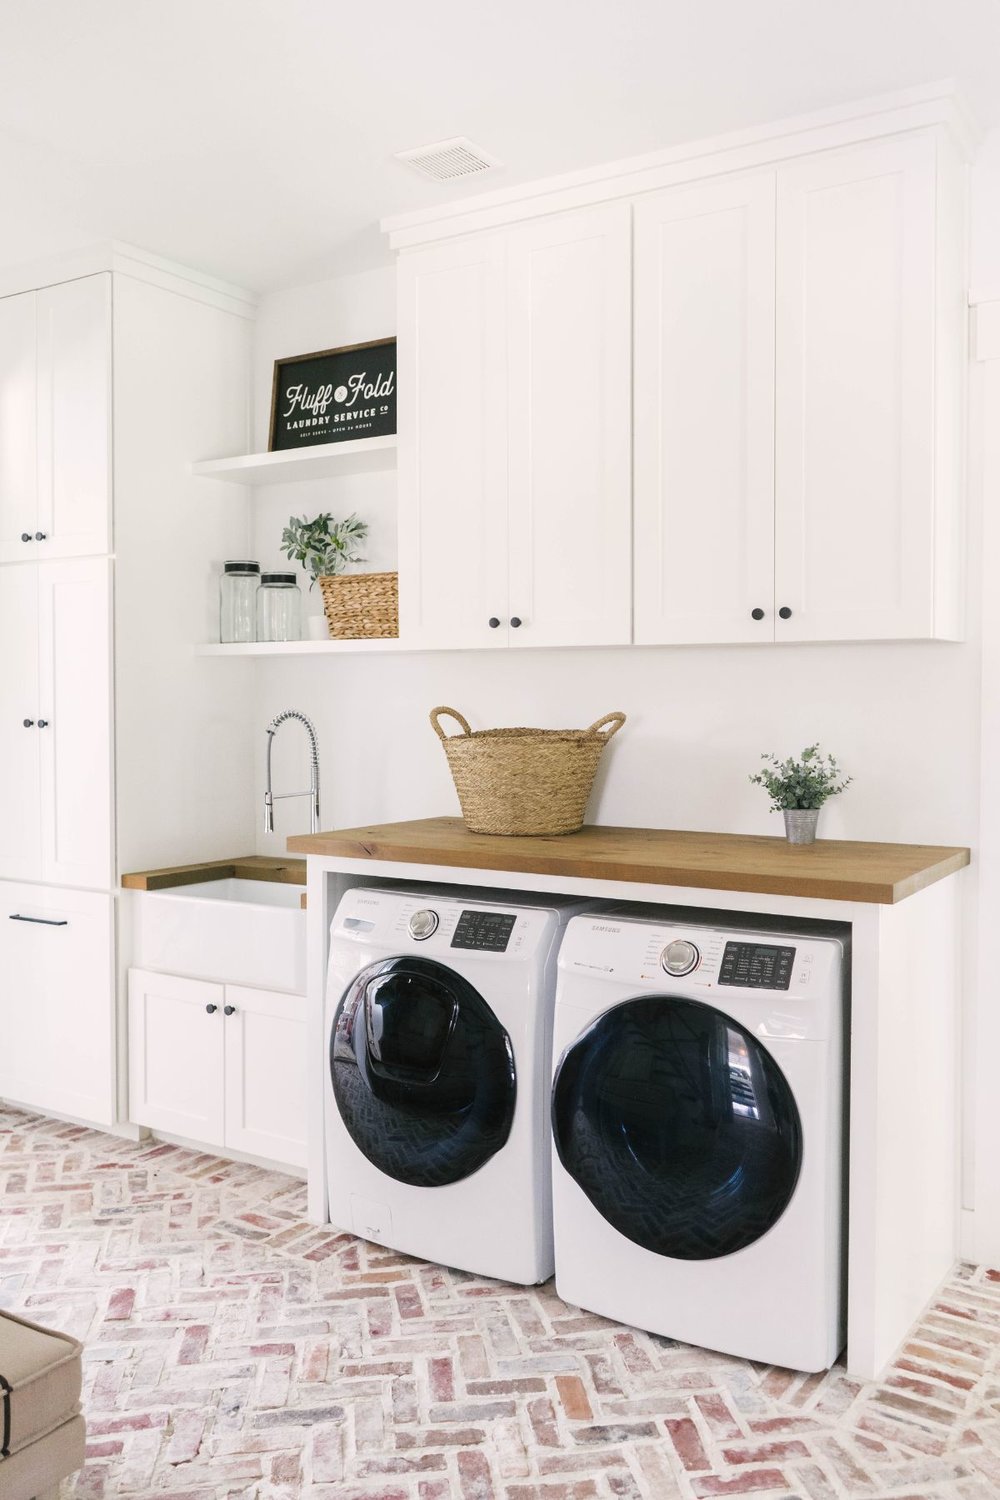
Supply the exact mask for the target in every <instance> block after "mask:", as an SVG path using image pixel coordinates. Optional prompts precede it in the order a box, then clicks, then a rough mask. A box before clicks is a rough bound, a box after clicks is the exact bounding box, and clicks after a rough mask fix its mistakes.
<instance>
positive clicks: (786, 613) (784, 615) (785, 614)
mask: <svg viewBox="0 0 1000 1500" xmlns="http://www.w3.org/2000/svg"><path fill="white" fill-rule="evenodd" d="M778 615H779V617H780V618H781V619H782V620H790V619H791V618H792V612H791V610H790V609H789V608H788V605H787V604H783V605H782V606H781V608H780V609H779V610H778Z"/></svg>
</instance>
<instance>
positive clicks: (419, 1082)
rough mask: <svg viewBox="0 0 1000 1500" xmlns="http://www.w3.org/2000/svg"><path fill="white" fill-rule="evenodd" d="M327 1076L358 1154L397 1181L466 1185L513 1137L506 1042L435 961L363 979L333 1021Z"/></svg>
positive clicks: (461, 982)
mask: <svg viewBox="0 0 1000 1500" xmlns="http://www.w3.org/2000/svg"><path fill="white" fill-rule="evenodd" d="M330 1073H331V1077H332V1080H333V1096H334V1098H335V1100H336V1101H337V1108H338V1109H339V1111H340V1114H341V1118H342V1119H343V1121H344V1124H345V1125H346V1126H347V1129H348V1132H349V1134H350V1135H351V1138H352V1139H353V1141H354V1143H355V1145H356V1146H357V1147H358V1149H359V1150H360V1151H361V1152H363V1154H364V1155H365V1156H366V1157H367V1158H368V1160H369V1161H370V1162H373V1163H374V1165H375V1166H376V1167H378V1168H379V1170H380V1171H382V1172H385V1174H386V1175H387V1176H388V1177H394V1178H395V1179H396V1180H397V1181H398V1182H409V1183H412V1184H414V1185H415V1186H417V1187H444V1186H445V1185H446V1184H447V1183H451V1182H460V1181H461V1180H462V1178H464V1177H470V1176H471V1175H472V1173H473V1172H476V1171H478V1170H479V1168H480V1167H482V1166H483V1165H484V1164H485V1163H486V1162H488V1161H489V1159H490V1157H492V1156H495V1155H496V1153H497V1152H498V1151H499V1150H500V1149H501V1148H502V1147H503V1146H504V1145H505V1143H506V1141H507V1137H508V1136H509V1135H510V1127H511V1122H512V1120H513V1118H514V1104H515V1100H516V1097H517V1080H516V1076H515V1070H514V1052H513V1048H512V1047H511V1042H510V1037H509V1036H508V1034H507V1032H506V1030H505V1029H504V1027H503V1026H501V1024H500V1022H499V1021H498V1020H497V1018H496V1016H495V1015H494V1014H493V1011H492V1010H491V1009H490V1007H489V1006H488V1005H487V1003H486V1001H485V1000H484V999H483V997H482V995H480V994H479V993H478V991H477V990H475V989H474V988H473V986H472V985H471V984H469V982H468V981H467V980H466V979H464V978H463V977H462V976H461V975H460V974H456V973H455V972H454V970H452V969H449V968H447V967H445V965H443V964H439V963H435V962H434V961H433V960H431V959H421V958H409V957H405V958H389V959H383V960H382V961H381V962H380V963H377V964H373V965H371V966H370V967H369V968H367V969H364V970H363V971H362V972H361V973H360V974H359V975H358V977H357V979H356V980H355V981H354V983H353V984H352V985H351V987H350V989H349V990H348V991H347V993H346V994H345V996H344V998H343V999H342V1000H341V1002H340V1006H339V1008H338V1010H337V1014H336V1017H335V1020H334V1025H333V1031H332V1034H331V1037H330Z"/></svg>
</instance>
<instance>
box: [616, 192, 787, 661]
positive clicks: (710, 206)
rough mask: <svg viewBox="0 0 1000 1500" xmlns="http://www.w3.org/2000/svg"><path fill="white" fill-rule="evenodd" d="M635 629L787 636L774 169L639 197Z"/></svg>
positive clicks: (646, 638) (678, 634)
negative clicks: (778, 457)
mask: <svg viewBox="0 0 1000 1500" xmlns="http://www.w3.org/2000/svg"><path fill="white" fill-rule="evenodd" d="M634 328H635V406H634V422H635V572H634V577H635V640H636V641H637V642H638V643H639V644H641V645H651V644H660V643H666V644H672V643H674V642H678V643H680V642H699V643H702V642H716V641H718V642H726V641H771V640H773V639H774V174H773V173H757V174H753V175H747V176H733V177H723V178H719V179H717V180H715V181H712V182H707V183H699V184H696V185H694V186H684V187H676V188H669V189H667V190H666V191H665V192H661V193H654V194H650V195H648V196H647V197H644V198H642V199H640V200H639V201H638V202H637V203H636V207H635V318H634Z"/></svg>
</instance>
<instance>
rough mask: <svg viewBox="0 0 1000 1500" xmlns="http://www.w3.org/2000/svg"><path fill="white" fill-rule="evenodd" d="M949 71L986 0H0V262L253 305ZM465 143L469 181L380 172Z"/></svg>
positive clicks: (975, 36)
mask: <svg viewBox="0 0 1000 1500" xmlns="http://www.w3.org/2000/svg"><path fill="white" fill-rule="evenodd" d="M945 77H954V78H955V79H957V80H958V81H959V83H960V84H961V86H962V87H963V89H964V90H965V91H966V96H967V98H968V100H969V102H970V104H971V105H972V107H973V110H974V111H975V113H976V114H977V115H978V118H979V120H980V122H981V123H982V124H984V125H987V126H989V125H993V124H1000V0H835V3H832V0H502V3H500V4H485V3H482V0H480V3H477V0H424V3H422V4H420V3H415V0H364V3H360V0H354V3H348V0H0V223H2V226H3V228H2V233H0V263H2V264H6V265H11V264H16V263H19V262H21V261H26V260H31V259H34V258H35V257H36V256H40V255H48V254H52V253H57V252H60V251H62V250H65V249H72V248H76V247H79V246H82V245H86V244H89V243H92V242H94V241H95V240H102V239H109V238H113V239H121V240H125V241H128V242H129V243H132V244H135V245H139V246H142V247H143V248H145V249H147V250H151V251H154V252H156V253H158V254H160V255H164V256H167V257H169V258H171V259H174V260H178V261H182V262H184V263H186V264H188V265H191V266H195V267H198V268H199V269H201V270H204V271H208V272H211V273H213V274H215V275H217V276H221V277H223V278H225V279H227V280H230V281H234V282H237V283H239V284H242V285H244V286H247V287H250V288H253V289H257V290H266V289H270V288H272V287H275V286H279V285H285V284H290V283H294V282H302V281H308V280H313V279H316V278H318V277H321V276H325V275H328V274H332V273H336V272H339V271H347V270H358V269H361V268H363V267H365V266H370V265H373V264H377V263H378V262H379V261H381V260H383V259H385V258H386V252H385V247H384V245H383V242H382V237H381V236H380V234H379V232H378V228H377V221H378V219H379V218H380V217H381V216H382V215H384V214H393V213H399V212H405V211H407V210H409V209H416V208H421V207H425V206H430V205H433V204H436V203H444V202H448V201H450V200H452V199H454V198H457V197H461V196H465V195H467V194H471V193H478V192H484V191H488V190H492V189H494V188H502V187H508V186H512V185H514V184H516V183H518V182H523V181H528V180H530V179H531V178H534V177H542V176H548V175H550V174H552V173H558V172H562V171H569V170H572V169H574V168H577V167H586V166H591V165H596V164H598V163H600V162H604V161H610V160H614V159H615V158H617V157H623V156H630V155H634V154H637V153H641V152H644V151H650V150H655V149H657V148H658V147H662V146H668V145H671V144H673V143H675V142H678V141H684V140H688V139H693V138H696V137H698V136H703V135H710V134H714V133H716V132H719V131H725V130H730V129H736V128H739V127H741V126H745V125H752V124H757V123H763V122H765V121H768V120H772V119H778V118H780V117H781V116H783V115H791V114H798V113H801V112H804V111H808V110H812V109H818V108H822V107H824V106H826V105H830V104H839V103H842V102H847V101H850V100H852V99H857V98H863V97H865V96H867V95H870V94H878V93H882V92H888V91H891V90H894V89H898V88H906V87H909V86H910V85H913V84H919V83H927V82H931V81H933V80H935V79H940V78H945ZM454 135H466V136H469V137H470V138H471V139H472V140H473V141H474V142H475V143H476V144H477V145H479V146H481V147H482V148H483V149H484V150H486V151H488V152H490V153H492V154H493V155H494V156H497V157H499V158H500V160H501V161H502V162H503V163H504V164H505V165H504V167H503V168H502V169H501V170H499V171H494V172H491V173H488V174H483V175H482V176H481V177H474V178H472V179H470V180H469V181H468V182H467V183H466V184H465V185H464V186H463V187H458V186H457V185H454V184H453V185H451V186H448V185H440V184H435V183H431V182H427V181H425V180H423V179H421V178H420V177H419V176H417V175H416V174H415V173H413V171H412V169H408V168H406V167H404V166H402V165H401V164H400V163H398V162H396V161H394V160H393V159H392V158H393V153H394V152H396V151H399V150H403V149H405V148H407V147H411V146H419V145H424V144H426V143H428V142H432V141H436V140H439V139H442V138H445V137H448V136H454Z"/></svg>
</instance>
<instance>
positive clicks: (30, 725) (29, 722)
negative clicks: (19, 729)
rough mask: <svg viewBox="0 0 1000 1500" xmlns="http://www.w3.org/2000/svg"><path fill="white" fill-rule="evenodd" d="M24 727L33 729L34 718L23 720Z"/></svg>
mask: <svg viewBox="0 0 1000 1500" xmlns="http://www.w3.org/2000/svg"><path fill="white" fill-rule="evenodd" d="M24 727H25V729H34V727H35V721H34V719H25V720H24Z"/></svg>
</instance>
